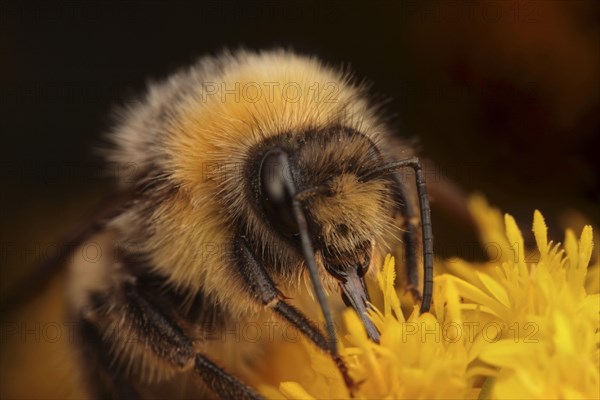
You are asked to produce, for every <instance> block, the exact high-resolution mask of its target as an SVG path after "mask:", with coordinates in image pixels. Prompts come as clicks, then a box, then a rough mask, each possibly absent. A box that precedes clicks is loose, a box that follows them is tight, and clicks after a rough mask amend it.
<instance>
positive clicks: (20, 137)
mask: <svg viewBox="0 0 600 400" xmlns="http://www.w3.org/2000/svg"><path fill="white" fill-rule="evenodd" d="M0 10H1V12H0V89H1V90H0V96H1V100H0V116H1V117H0V132H1V134H2V138H1V139H2V141H1V145H0V177H1V183H2V189H1V190H0V213H1V218H0V221H1V229H0V293H2V294H3V293H4V292H5V289H6V288H7V287H9V286H10V285H11V283H12V282H14V281H15V279H16V278H18V277H21V276H23V275H25V273H24V272H25V270H26V268H27V267H28V266H30V265H32V264H33V263H34V262H36V261H39V260H41V259H44V258H45V257H48V254H49V253H52V252H53V251H55V250H56V246H57V242H56V240H57V238H59V237H60V236H61V234H63V233H64V232H66V231H68V230H69V228H70V226H72V224H73V223H76V222H77V221H78V220H80V219H81V218H82V216H84V215H86V210H88V209H89V208H90V207H91V206H92V205H93V204H94V203H95V202H96V201H97V200H98V199H100V198H101V197H103V196H104V195H105V194H106V193H108V192H109V191H110V188H111V186H112V185H113V184H114V181H115V178H116V176H117V175H118V174H119V172H120V171H116V170H114V168H112V167H110V166H108V167H107V166H103V164H102V163H101V162H100V160H99V158H98V157H96V156H94V152H93V149H94V148H95V147H97V146H98V145H99V144H101V143H102V134H103V132H105V131H106V130H107V129H108V127H109V126H110V118H109V115H110V112H111V110H112V109H113V105H114V104H124V103H127V102H128V101H131V99H132V98H133V96H134V95H135V94H136V93H139V92H140V91H142V90H143V88H144V87H145V84H146V82H147V81H148V80H149V79H159V78H161V77H164V76H166V75H167V74H169V73H170V72H172V71H173V70H175V69H177V68H178V67H180V66H182V65H185V64H188V63H190V62H192V61H193V60H195V59H196V58H197V57H199V56H201V55H203V54H207V53H215V52H218V51H219V50H221V49H223V48H225V47H232V48H236V47H239V46H246V47H248V48H250V49H264V48H273V47H277V46H283V47H289V48H293V49H295V50H297V51H299V52H302V53H306V54H314V55H317V56H319V57H321V58H322V59H324V60H325V61H327V62H328V63H331V64H333V65H341V64H343V65H346V66H349V67H350V68H351V69H352V70H353V71H354V72H355V74H356V76H357V77H358V78H360V79H362V78H366V79H367V80H369V81H370V82H372V84H373V92H374V93H375V94H376V95H377V96H378V98H380V99H386V98H388V99H391V101H390V102H389V103H388V105H387V110H388V112H389V113H390V115H393V117H394V118H393V119H392V124H393V126H394V127H395V129H396V130H397V131H398V133H399V134H400V135H403V136H405V137H417V138H419V141H420V150H421V153H422V155H423V156H425V157H427V158H429V159H431V160H434V161H435V163H436V164H437V168H436V169H435V170H434V171H433V172H431V173H430V174H429V175H428V177H427V179H428V180H429V181H430V182H431V181H432V180H434V179H440V180H442V181H449V180H452V181H453V182H456V183H457V184H458V185H459V186H460V187H462V188H463V189H464V191H465V192H466V193H472V192H480V193H483V194H484V195H485V196H487V198H488V199H489V201H490V202H491V203H492V204H494V205H496V206H499V207H500V208H501V209H502V210H503V211H506V212H510V213H511V214H513V215H514V216H515V217H516V218H517V220H518V222H519V223H520V224H521V226H522V227H523V229H524V231H525V234H527V232H528V231H529V226H530V224H531V219H532V212H533V210H534V209H535V208H539V209H540V210H541V211H542V212H543V213H544V215H545V216H546V218H547V220H548V221H547V222H548V224H549V225H550V227H551V230H552V231H551V237H553V238H555V239H558V240H560V239H562V229H563V228H564V227H566V226H567V225H574V226H580V225H581V224H582V223H583V222H592V223H594V224H595V225H596V226H599V225H600V224H599V222H600V207H599V204H600V179H599V176H598V175H599V172H600V157H599V149H600V132H599V128H600V112H599V103H600V95H599V93H600V84H599V80H600V73H599V72H600V71H599V69H600V43H599V41H600V39H599V38H600V32H599V28H600V22H599V21H600V2H598V1H593V0H589V1H588V0H565V1H551V0H539V1H536V0H502V1H492V0H473V1H465V2H461V1H450V0H448V1H444V0H442V1H416V0H408V1H370V2H366V1H365V2H355V1H343V2H339V1H323V0H321V1H314V2H313V1H304V2H291V1H271V2H250V1H204V2H193V3H192V2H176V1H169V2H167V1H165V2H140V3H131V2H125V1H120V2H104V3H97V2H81V3H80V2H78V1H72V2H50V1H47V2H40V3H31V2H24V1H6V0H4V1H3V2H2V4H1V5H0ZM433 220H434V234H435V237H436V253H437V254H438V255H440V256H451V255H460V256H463V257H467V258H473V257H475V258H476V257H477V256H478V254H473V246H472V244H474V243H477V239H476V235H475V233H474V232H472V231H469V229H468V228H467V227H466V226H465V225H464V224H461V223H460V221H457V220H455V219H453V218H452V217H451V215H448V214H447V213H442V212H440V211H439V208H436V209H434V216H433ZM526 239H527V238H526ZM479 255H481V254H479ZM54 282H55V283H54V284H53V285H54V286H53V287H54V288H55V290H58V291H63V292H64V291H65V290H66V288H65V286H64V280H61V279H60V277H57V278H55V280H54ZM36 301H37V302H38V305H39V306H40V307H37V308H36V305H35V304H33V305H31V304H30V306H29V311H27V312H23V313H22V314H21V316H20V317H19V318H28V320H29V321H30V322H27V324H31V323H33V322H31V321H38V322H35V323H36V324H38V323H39V321H42V322H43V321H46V325H41V326H42V327H47V326H53V325H48V324H55V321H58V320H60V319H61V318H64V317H65V314H64V310H63V308H61V303H60V299H59V298H58V297H57V296H54V297H46V298H45V299H41V300H36ZM61 310H63V311H61ZM14 318H17V317H14ZM15 321H18V320H17V319H15ZM11 323H12V322H11ZM15 327H16V328H15ZM36 327H37V328H35V329H34V328H31V326H30V325H19V326H17V325H10V324H6V325H5V324H4V323H3V325H2V345H3V346H2V351H1V354H0V357H1V358H0V364H1V365H0V366H1V367H2V368H1V371H0V392H1V393H0V397H2V398H13V397H15V396H29V397H40V396H44V397H48V396H50V395H49V393H50V392H53V391H54V393H58V394H55V395H54V396H55V397H57V398H64V397H68V396H72V397H81V393H80V392H76V391H73V390H74V389H73V390H72V388H75V387H76V384H74V383H73V384H69V382H68V381H66V380H65V379H67V378H65V377H64V376H63V377H61V378H58V377H57V378H53V375H52V374H49V373H48V368H50V369H51V370H53V372H55V371H56V370H57V369H56V368H53V367H52V366H53V365H60V366H61V368H62V366H63V365H65V363H64V362H63V361H52V362H50V363H49V362H48V360H55V359H56V358H55V357H56V354H62V353H63V352H65V351H67V350H68V349H70V348H71V347H65V348H64V349H63V350H56V349H50V346H45V347H44V346H43V344H44V343H41V344H40V345H36V344H37V343H38V342H39V341H38V340H37V339H36V338H37V336H35V335H36V334H37V333H36V332H38V333H39V330H40V329H41V328H40V327H39V325H36ZM5 328H6V329H5ZM9 328H10V329H13V328H15V329H16V330H14V331H12V330H11V331H10V332H5V330H7V329H9ZM28 329H29V331H28ZM31 329H34V330H33V332H34V333H33V335H34V336H33V337H31V335H32V333H31ZM16 332H21V333H20V334H21V336H19V334H18V333H16ZM27 332H29V333H27ZM42 332H44V331H43V330H42ZM23 334H26V335H29V336H27V337H26V338H24V337H23V336H22V335H23ZM5 335H8V336H9V340H8V341H5V340H4V338H5ZM34 339H35V340H34ZM15 342H18V343H21V344H22V343H25V342H27V346H19V345H18V344H16V345H15ZM42 342H44V341H42ZM47 342H48V340H46V344H48V343H47ZM63 342H64V341H59V342H58V343H57V344H60V345H62V344H63ZM53 354H54V355H53ZM60 357H62V356H60ZM35 360H38V361H39V362H38V361H35ZM54 363H56V364H54ZM49 365H50V367H48V366H49ZM73 368H74V369H76V368H77V367H73ZM63 369H64V368H63ZM23 371H26V372H23ZM36 374H37V376H38V377H39V376H43V377H44V378H41V379H40V378H35V376H36ZM66 376H68V377H72V378H70V379H72V380H75V379H76V378H74V377H76V376H77V374H71V373H68V374H66ZM32 382H35V385H32ZM55 389H56V391H55ZM65 390H66V391H67V392H65Z"/></svg>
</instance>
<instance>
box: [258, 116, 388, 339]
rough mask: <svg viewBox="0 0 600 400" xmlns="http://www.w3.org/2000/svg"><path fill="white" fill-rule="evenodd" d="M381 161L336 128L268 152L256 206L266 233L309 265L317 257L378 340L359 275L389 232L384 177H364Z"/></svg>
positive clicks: (356, 136)
mask: <svg viewBox="0 0 600 400" xmlns="http://www.w3.org/2000/svg"><path fill="white" fill-rule="evenodd" d="M383 163H384V161H383V158H382V157H381V155H380V153H379V151H378V149H377V147H376V146H375V145H374V143H373V142H372V141H371V140H370V139H369V138H367V137H366V136H365V135H363V134H361V133H359V132H357V131H354V130H351V129H345V128H342V127H335V128H330V131H329V132H307V133H305V134H300V135H290V136H289V137H288V138H287V139H286V140H282V141H280V142H279V143H277V144H276V145H274V146H272V147H269V148H267V149H266V151H265V152H264V154H263V155H262V158H261V161H260V166H259V171H258V177H259V180H258V189H259V196H258V197H257V202H258V203H259V204H260V207H261V208H262V212H263V213H264V216H265V217H266V220H267V221H268V224H269V226H270V228H271V230H273V231H274V232H275V233H276V234H277V235H280V236H282V237H285V238H286V240H288V241H289V242H291V243H293V244H295V246H296V247H297V248H298V249H299V251H300V253H301V254H302V255H303V258H304V261H305V263H306V264H311V263H315V260H316V258H317V257H319V258H320V260H321V261H322V263H323V266H324V268H325V270H326V272H327V274H329V275H330V277H331V278H333V279H334V280H335V282H337V284H338V285H339V288H340V293H341V295H342V298H343V300H344V301H345V302H346V304H348V305H350V306H352V307H353V308H355V309H356V311H357V312H358V313H359V315H361V316H362V318H363V322H364V323H365V327H366V328H367V331H368V332H369V335H370V336H371V337H372V338H373V339H375V340H377V338H378V337H379V334H378V332H377V330H376V329H375V327H374V326H373V324H372V322H371V321H370V320H369V319H368V317H367V314H366V308H367V300H368V294H367V292H366V287H365V285H364V282H363V280H362V277H363V276H364V274H365V273H366V272H367V270H368V269H369V266H370V264H371V253H372V251H373V247H374V244H375V243H381V242H383V239H384V237H385V235H386V234H387V235H390V234H392V233H393V232H392V230H393V229H394V224H393V219H392V218H391V215H392V207H393V198H392V196H391V189H390V185H391V182H390V181H389V180H386V178H385V177H377V178H374V179H365V176H366V175H367V174H368V173H369V172H370V171H372V170H373V169H376V168H378V167H380V166H382V165H383Z"/></svg>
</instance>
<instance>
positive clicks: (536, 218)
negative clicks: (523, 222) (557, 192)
mask: <svg viewBox="0 0 600 400" xmlns="http://www.w3.org/2000/svg"><path fill="white" fill-rule="evenodd" d="M533 234H534V235H535V241H536V243H537V246H538V249H540V253H542V255H545V254H547V253H548V227H547V226H546V222H545V221H544V217H543V216H542V213H541V212H539V210H535V212H534V213H533Z"/></svg>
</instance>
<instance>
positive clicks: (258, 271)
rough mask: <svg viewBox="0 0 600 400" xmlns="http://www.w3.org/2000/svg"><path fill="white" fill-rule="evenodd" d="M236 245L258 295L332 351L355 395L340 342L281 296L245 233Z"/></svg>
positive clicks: (242, 267) (247, 278)
mask: <svg viewBox="0 0 600 400" xmlns="http://www.w3.org/2000/svg"><path fill="white" fill-rule="evenodd" d="M234 246H235V255H236V257H237V260H238V262H239V263H240V272H241V273H242V275H243V277H244V279H245V282H246V284H247V285H248V288H249V289H250V291H251V292H252V295H253V296H254V297H255V299H256V300H257V301H259V302H260V303H261V304H262V305H263V306H265V307H267V308H269V309H271V310H273V311H274V312H275V313H276V314H277V315H278V316H279V317H280V318H283V319H284V320H286V321H287V322H288V323H290V324H291V325H292V326H294V327H295V328H296V329H298V330H299V331H300V333H302V334H303V335H304V336H305V337H306V338H307V339H309V340H310V341H311V342H313V343H314V344H315V345H316V346H317V347H319V348H320V349H321V350H323V351H325V352H327V353H329V355H330V356H331V358H332V359H333V361H334V362H335V364H336V366H337V368H338V370H339V371H340V373H341V375H342V377H343V378H344V382H345V383H346V386H347V387H348V389H349V390H350V394H351V395H352V394H353V390H354V389H355V388H356V383H355V382H354V380H353V379H352V378H351V377H350V374H349V373H348V368H347V367H346V364H345V363H344V361H343V360H342V357H341V356H340V355H339V353H338V351H337V346H336V344H335V343H334V344H333V345H332V344H331V343H329V342H328V340H327V339H326V338H325V336H324V335H323V334H322V333H321V331H320V330H319V328H317V327H316V326H315V324H314V323H313V322H312V321H310V320H309V319H308V318H307V317H306V316H305V315H304V314H302V313H301V312H300V311H299V310H298V309H296V308H295V307H294V306H292V305H290V304H288V303H287V302H286V301H285V300H284V299H282V298H281V295H280V293H279V291H278V290H277V288H276V287H275V283H274V282H273V280H272V279H271V277H270V276H269V275H268V274H267V272H266V270H265V269H264V267H263V266H262V265H261V264H260V263H259V262H258V260H257V258H256V256H255V255H254V252H253V251H252V250H250V247H249V246H248V243H247V242H246V240H245V239H244V238H243V237H241V236H238V237H236V239H235V244H234Z"/></svg>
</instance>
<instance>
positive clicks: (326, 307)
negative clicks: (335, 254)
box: [293, 197, 337, 354]
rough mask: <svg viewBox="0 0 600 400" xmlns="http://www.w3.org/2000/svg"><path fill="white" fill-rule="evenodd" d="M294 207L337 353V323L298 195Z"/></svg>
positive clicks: (304, 251) (309, 268)
mask: <svg viewBox="0 0 600 400" xmlns="http://www.w3.org/2000/svg"><path fill="white" fill-rule="evenodd" d="M293 208H294V216H295V217H296V222H297V223H298V228H299V232H300V240H301V243H302V252H303V253H304V259H305V260H306V264H307V265H308V272H309V273H310V280H311V281H312V284H313V287H314V289H315V294H316V295H317V300H318V301H319V305H320V306H321V311H322V312H323V317H325V324H326V326H327V335H328V336H329V345H330V346H331V350H332V352H333V353H334V354H337V336H336V333H335V325H334V323H333V318H332V317H331V310H330V309H329V303H328V302H327V298H326V297H325V291H324V290H323V285H322V284H321V279H320V277H319V272H318V270H317V264H316V263H315V252H314V250H313V247H312V243H311V242H310V236H309V235H308V225H307V224H306V217H305V216H304V212H303V211H302V204H301V203H300V201H299V200H298V198H297V197H294V200H293Z"/></svg>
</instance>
